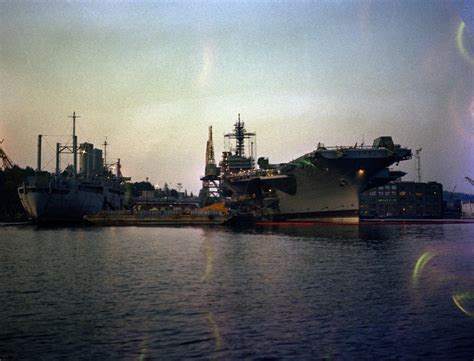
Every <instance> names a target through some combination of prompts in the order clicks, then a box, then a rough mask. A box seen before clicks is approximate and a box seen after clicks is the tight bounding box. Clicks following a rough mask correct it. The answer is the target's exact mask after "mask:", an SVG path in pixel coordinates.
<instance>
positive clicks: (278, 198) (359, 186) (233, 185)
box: [219, 114, 411, 223]
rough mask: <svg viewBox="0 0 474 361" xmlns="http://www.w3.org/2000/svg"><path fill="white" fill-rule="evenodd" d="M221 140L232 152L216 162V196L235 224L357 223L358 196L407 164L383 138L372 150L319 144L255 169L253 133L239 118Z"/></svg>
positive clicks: (403, 151) (407, 154) (262, 161)
mask: <svg viewBox="0 0 474 361" xmlns="http://www.w3.org/2000/svg"><path fill="white" fill-rule="evenodd" d="M224 137H225V138H226V139H227V141H228V143H229V144H230V145H231V146H230V149H229V150H227V151H225V152H223V158H222V161H221V162H220V169H219V173H221V174H222V175H221V178H220V189H221V196H222V197H224V198H227V202H228V205H229V207H230V209H231V214H232V215H233V219H234V220H235V221H236V222H237V223H241V222H244V221H250V222H335V223H358V222H359V195H360V193H361V192H363V191H365V190H367V189H370V188H374V187H378V186H380V185H383V184H385V183H388V182H390V181H393V180H396V179H398V178H400V177H401V176H403V175H404V174H405V173H404V172H401V171H392V170H390V169H389V168H388V167H389V166H391V165H392V164H395V163H396V164H398V162H400V161H403V160H407V159H410V158H411V150H410V149H408V148H404V147H402V146H400V145H397V144H394V142H393V140H392V138H391V137H389V136H382V137H379V138H377V139H375V140H374V142H373V144H372V146H364V145H359V146H357V144H356V145H355V146H343V147H326V146H324V145H323V144H321V143H319V144H318V146H317V148H316V149H315V150H313V151H311V152H309V153H307V154H304V155H302V156H301V157H298V158H297V159H294V160H292V161H289V162H287V163H280V164H270V163H269V161H268V159H267V158H259V159H258V161H257V164H258V166H259V167H258V168H257V167H256V166H255V159H254V153H255V150H254V145H255V144H256V142H255V140H254V137H255V133H250V132H247V130H246V129H245V124H244V122H243V121H241V120H240V114H239V117H238V120H237V122H236V123H235V125H234V130H233V132H231V133H229V134H226V135H225V136H224ZM246 143H247V144H248V143H250V147H248V146H247V147H246ZM248 149H249V153H250V154H249V153H246V152H248ZM247 154H249V155H247Z"/></svg>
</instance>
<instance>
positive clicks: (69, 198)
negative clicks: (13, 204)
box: [18, 177, 123, 222]
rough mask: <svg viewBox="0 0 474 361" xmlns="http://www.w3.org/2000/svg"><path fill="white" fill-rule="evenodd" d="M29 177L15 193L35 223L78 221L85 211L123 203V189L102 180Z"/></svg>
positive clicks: (89, 212) (119, 205)
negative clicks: (86, 180) (87, 180)
mask: <svg viewBox="0 0 474 361" xmlns="http://www.w3.org/2000/svg"><path fill="white" fill-rule="evenodd" d="M31 178H33V179H29V181H27V182H25V184H23V185H22V186H21V187H20V188H19V189H18V195H19V197H20V201H21V203H22V205H23V208H24V209H25V210H26V212H27V213H28V215H29V216H30V217H31V218H32V219H34V220H36V221H38V222H80V221H82V220H83V217H84V215H86V214H92V213H96V212H98V211H100V210H104V209H120V208H121V207H122V205H123V192H121V191H120V190H118V189H116V187H114V186H113V185H112V184H108V182H106V181H100V180H99V181H95V182H82V181H80V180H64V179H54V178H51V179H49V178H48V180H45V179H35V177H31ZM43 178H44V177H43Z"/></svg>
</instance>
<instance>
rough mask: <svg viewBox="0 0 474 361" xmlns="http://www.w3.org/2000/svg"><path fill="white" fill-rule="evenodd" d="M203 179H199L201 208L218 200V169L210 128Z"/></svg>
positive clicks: (210, 129)
mask: <svg viewBox="0 0 474 361" xmlns="http://www.w3.org/2000/svg"><path fill="white" fill-rule="evenodd" d="M204 173H205V174H204V177H201V180H202V188H201V191H200V192H199V201H200V203H201V205H202V206H205V205H208V204H212V203H215V202H216V201H218V200H219V198H220V169H219V167H217V165H216V160H215V158H214V143H213V140H212V126H210V127H209V138H208V140H207V144H206V166H205V171H204Z"/></svg>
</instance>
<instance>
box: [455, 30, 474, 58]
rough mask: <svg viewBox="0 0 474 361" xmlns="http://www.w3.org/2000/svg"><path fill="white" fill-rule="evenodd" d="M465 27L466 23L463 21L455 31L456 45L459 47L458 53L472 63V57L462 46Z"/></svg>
mask: <svg viewBox="0 0 474 361" xmlns="http://www.w3.org/2000/svg"><path fill="white" fill-rule="evenodd" d="M465 28H466V24H464V22H463V21H461V23H460V24H459V27H458V31H457V33H456V45H457V47H458V49H459V53H460V54H461V56H462V57H463V58H464V60H466V61H467V62H468V63H469V64H471V65H474V58H473V57H472V56H471V55H470V54H469V52H468V51H467V50H466V47H465V46H464V41H463V38H464V29H465Z"/></svg>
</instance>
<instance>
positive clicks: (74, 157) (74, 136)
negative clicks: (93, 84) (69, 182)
mask: <svg viewBox="0 0 474 361" xmlns="http://www.w3.org/2000/svg"><path fill="white" fill-rule="evenodd" d="M68 117H69V118H72V154H73V155H72V156H73V173H72V174H73V177H74V178H76V176H77V137H76V119H77V118H80V116H79V115H76V112H72V115H69V116H68Z"/></svg>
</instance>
